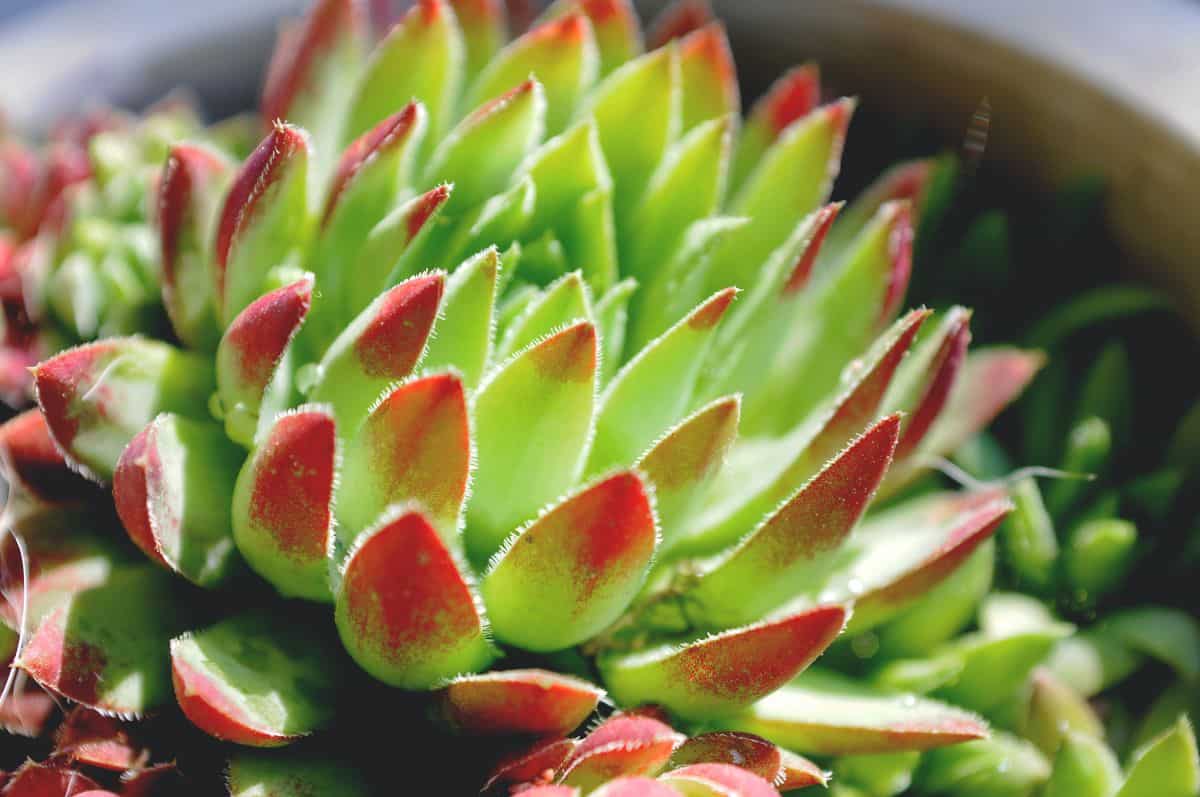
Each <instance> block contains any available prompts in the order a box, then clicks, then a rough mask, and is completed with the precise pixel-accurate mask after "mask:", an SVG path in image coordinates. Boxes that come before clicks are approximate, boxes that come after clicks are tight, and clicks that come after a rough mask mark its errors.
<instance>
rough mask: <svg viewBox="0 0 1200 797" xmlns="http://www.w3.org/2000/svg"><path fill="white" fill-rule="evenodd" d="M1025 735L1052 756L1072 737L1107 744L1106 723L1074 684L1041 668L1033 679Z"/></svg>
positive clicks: (1031, 679) (1024, 724) (1035, 671)
mask: <svg viewBox="0 0 1200 797" xmlns="http://www.w3.org/2000/svg"><path fill="white" fill-rule="evenodd" d="M1021 733H1022V735H1023V736H1025V738H1027V739H1029V740H1030V741H1031V742H1033V743H1034V744H1036V745H1037V746H1038V748H1040V749H1041V751H1042V752H1043V753H1045V754H1046V755H1048V756H1052V755H1054V754H1055V753H1056V752H1057V751H1058V749H1059V747H1060V746H1061V745H1063V744H1064V743H1066V742H1067V741H1068V740H1069V738H1070V737H1071V736H1072V735H1076V736H1078V735H1082V736H1089V737H1091V738H1093V739H1097V740H1100V741H1103V740H1104V723H1102V722H1101V721H1100V717H1098V716H1097V715H1096V712H1095V711H1094V710H1093V709H1092V707H1091V705H1090V704H1089V703H1088V702H1087V699H1086V698H1084V697H1083V696H1082V695H1080V694H1079V693H1078V692H1076V691H1075V690H1074V688H1072V687H1071V685H1070V684H1067V683H1064V682H1062V681H1060V680H1058V678H1056V677H1055V676H1054V674H1053V673H1051V672H1050V671H1049V670H1046V669H1037V670H1034V672H1033V677H1032V678H1030V695H1029V710H1028V712H1027V713H1026V715H1025V720H1024V722H1023V724H1022V731H1021Z"/></svg>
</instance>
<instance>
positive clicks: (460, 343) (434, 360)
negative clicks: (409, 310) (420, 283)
mask: <svg viewBox="0 0 1200 797" xmlns="http://www.w3.org/2000/svg"><path fill="white" fill-rule="evenodd" d="M499 276H500V257H499V255H498V254H497V253H496V249H495V247H492V248H489V249H486V250H484V251H482V252H480V253H479V254H477V255H475V256H473V257H471V258H469V259H468V260H467V261H466V262H464V263H463V264H462V265H460V266H459V267H458V268H457V269H455V270H454V272H453V273H452V274H451V275H450V278H449V279H448V280H447V281H446V295H445V297H444V298H443V299H442V317H441V318H439V319H438V320H437V321H436V323H435V325H434V333H433V335H432V337H431V339H430V340H429V342H428V344H426V346H427V348H426V352H425V359H424V360H423V364H424V367H425V368H426V369H427V370H437V369H441V368H447V367H451V368H455V369H457V370H458V372H459V373H460V374H461V375H462V380H463V383H464V384H465V385H466V386H467V387H469V388H474V387H475V386H476V385H477V384H479V380H480V378H481V377H482V376H483V369H484V367H485V365H486V364H487V362H488V360H489V359H490V358H491V348H492V327H493V325H494V323H495V322H494V320H493V319H494V318H495V305H496V292H497V283H498V281H499Z"/></svg>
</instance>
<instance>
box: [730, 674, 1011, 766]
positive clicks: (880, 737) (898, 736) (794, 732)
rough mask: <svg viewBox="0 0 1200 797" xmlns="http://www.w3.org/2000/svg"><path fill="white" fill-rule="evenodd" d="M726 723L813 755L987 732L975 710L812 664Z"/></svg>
mask: <svg viewBox="0 0 1200 797" xmlns="http://www.w3.org/2000/svg"><path fill="white" fill-rule="evenodd" d="M726 724H727V725H729V726H731V727H734V728H736V729H738V730H741V731H744V732H747V733H754V734H758V735H759V736H763V737H765V738H767V739H770V740H771V741H773V742H775V743H776V744H778V745H781V746H783V747H786V748H789V749H791V750H799V751H803V752H805V753H810V754H814V755H853V754H860V753H886V752H892V751H897V750H929V749H932V748H935V747H941V746H944V745H951V744H957V743H959V742H963V741H967V740H969V739H980V738H983V737H984V736H986V735H987V732H988V730H987V724H986V723H984V721H983V720H981V719H980V718H979V717H976V716H975V715H973V714H970V713H968V712H965V711H962V710H960V709H957V708H953V707H951V706H948V705H946V704H944V703H939V702H937V701H934V700H928V699H925V698H919V697H914V696H912V695H889V694H886V693H881V692H876V691H872V690H870V689H866V688H864V687H862V686H860V685H858V684H856V683H854V682H852V681H849V680H847V679H844V678H842V677H841V676H837V675H833V674H830V673H825V672H816V671H812V670H810V671H809V672H807V673H805V674H804V675H803V676H801V677H800V678H799V679H797V680H796V681H794V682H792V683H790V684H788V685H787V686H784V687H783V688H782V689H779V690H778V691H776V692H774V693H773V694H770V695H768V696H767V697H765V698H763V699H762V700H759V701H758V702H757V703H755V704H754V705H753V706H751V707H750V708H749V709H748V710H747V711H746V712H744V713H743V714H740V715H739V716H737V717H736V718H734V719H732V720H730V721H729V722H728V723H726Z"/></svg>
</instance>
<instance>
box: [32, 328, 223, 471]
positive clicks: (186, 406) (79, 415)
mask: <svg viewBox="0 0 1200 797" xmlns="http://www.w3.org/2000/svg"><path fill="white" fill-rule="evenodd" d="M33 378H34V388H35V390H36V393H37V399H38V404H39V405H41V408H42V412H43V413H45V416H46V424H47V426H48V428H49V430H50V435H51V437H52V438H53V439H54V442H55V444H56V445H57V446H58V448H59V449H60V450H62V451H63V453H64V454H65V455H66V457H67V460H68V462H70V463H72V465H73V467H76V468H78V469H79V470H80V471H81V472H83V473H84V474H85V475H87V476H89V477H91V478H94V479H97V480H108V479H109V478H111V477H112V472H113V468H115V467H116V464H117V460H118V459H119V458H120V456H121V452H122V451H123V450H124V448H125V446H126V445H127V444H128V443H129V441H130V440H132V439H133V437H134V435H136V434H137V433H138V432H140V431H141V430H142V429H143V428H145V426H146V424H148V423H149V422H150V421H151V420H153V418H154V416H156V415H158V414H159V413H160V412H177V413H179V414H180V415H184V416H187V417H190V418H205V417H207V416H208V408H207V401H208V396H209V394H211V393H212V391H213V388H214V384H213V375H212V369H211V366H210V364H209V363H208V362H207V358H205V357H202V356H200V355H194V354H187V353H184V352H182V351H180V350H178V349H176V348H174V347H172V346H169V345H167V344H165V343H160V342H158V341H151V340H143V339H141V338H109V339H107V340H103V341H99V342H96V343H89V344H86V345H83V346H79V347H77V348H74V349H68V350H67V351H64V352H62V353H60V354H57V355H55V356H54V357H52V358H50V359H49V360H45V361H43V362H42V363H40V364H39V365H37V366H36V368H34V371H33Z"/></svg>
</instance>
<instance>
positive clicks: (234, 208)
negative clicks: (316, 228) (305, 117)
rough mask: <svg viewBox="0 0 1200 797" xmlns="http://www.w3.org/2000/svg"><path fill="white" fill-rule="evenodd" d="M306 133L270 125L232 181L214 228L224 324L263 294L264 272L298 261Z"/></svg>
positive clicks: (306, 215)
mask: <svg viewBox="0 0 1200 797" xmlns="http://www.w3.org/2000/svg"><path fill="white" fill-rule="evenodd" d="M311 149H312V144H311V142H310V140H309V137H308V133H307V132H305V131H304V130H302V129H301V128H298V127H292V126H291V125H286V124H283V123H279V124H276V125H275V126H274V127H273V128H272V130H271V132H270V133H268V134H267V137H266V138H265V139H263V141H262V143H261V144H259V145H258V147H257V148H256V149H255V150H254V152H252V153H251V154H250V157H249V158H247V159H246V161H245V163H243V164H242V167H241V169H239V171H238V173H237V176H235V177H234V179H233V185H232V186H231V187H230V189H229V194H228V195H227V197H226V200H225V206H224V208H223V209H222V211H221V220H220V223H219V225H218V227H217V246H216V260H217V268H216V278H217V290H216V295H217V301H218V305H219V307H218V309H219V311H220V312H219V315H220V318H221V320H222V321H223V322H224V323H228V322H229V321H230V320H232V319H233V318H234V317H235V316H236V315H237V314H238V313H240V312H241V311H242V309H243V308H244V307H245V306H246V305H248V304H250V302H252V301H254V299H256V298H257V297H258V296H259V295H260V294H261V293H262V292H263V289H264V284H265V283H266V280H267V273H268V272H269V271H270V270H271V269H273V268H275V267H276V266H279V265H281V264H287V263H289V262H291V261H293V260H294V259H295V258H296V257H297V256H298V251H299V250H300V249H301V248H302V247H303V246H304V245H305V243H306V241H307V238H308V236H309V234H310V227H311V222H312V218H311V215H310V208H309V196H308V189H307V185H308V181H309V163H308V162H309V154H310V151H311Z"/></svg>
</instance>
